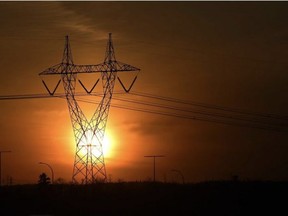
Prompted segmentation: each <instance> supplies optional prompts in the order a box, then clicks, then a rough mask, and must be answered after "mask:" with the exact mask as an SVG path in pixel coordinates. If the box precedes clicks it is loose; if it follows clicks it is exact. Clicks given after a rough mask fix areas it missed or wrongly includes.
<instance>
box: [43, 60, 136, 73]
mask: <svg viewBox="0 0 288 216" xmlns="http://www.w3.org/2000/svg"><path fill="white" fill-rule="evenodd" d="M112 64H113V65H114V67H113V71H115V72H116V71H117V72H121V71H122V72H124V71H140V69H139V68H137V67H134V66H131V65H129V64H125V63H122V62H117V61H115V62H112ZM110 70H111V64H109V63H107V62H104V63H101V64H97V65H75V64H65V63H60V64H57V65H54V66H52V67H49V68H47V69H46V70H44V71H42V72H41V73H39V75H57V74H67V73H68V74H69V73H97V72H109V71H110Z"/></svg>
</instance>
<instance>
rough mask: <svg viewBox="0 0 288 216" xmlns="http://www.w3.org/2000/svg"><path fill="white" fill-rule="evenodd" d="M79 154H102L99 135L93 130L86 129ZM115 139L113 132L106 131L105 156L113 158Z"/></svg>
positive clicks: (103, 144)
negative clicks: (112, 135)
mask: <svg viewBox="0 0 288 216" xmlns="http://www.w3.org/2000/svg"><path fill="white" fill-rule="evenodd" d="M78 145H79V147H80V149H79V151H78V154H79V155H82V156H84V155H87V154H88V155H89V154H90V153H92V154H93V155H94V156H96V157H100V156H101V146H100V144H99V141H98V139H97V137H96V136H95V135H94V134H93V132H92V131H86V133H85V136H83V137H82V139H81V140H80V142H79V144H78ZM112 147H113V139H112V137H111V134H110V133H108V132H106V133H105V135H104V139H103V141H102V151H103V155H104V157H105V158H111V157H112V155H113V149H112ZM89 152H90V153H89Z"/></svg>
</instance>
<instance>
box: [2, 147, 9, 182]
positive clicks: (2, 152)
mask: <svg viewBox="0 0 288 216" xmlns="http://www.w3.org/2000/svg"><path fill="white" fill-rule="evenodd" d="M9 152H11V151H0V186H1V185H2V163H1V159H2V158H1V156H2V153H9Z"/></svg>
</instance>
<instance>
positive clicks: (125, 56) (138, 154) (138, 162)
mask: <svg viewBox="0 0 288 216" xmlns="http://www.w3.org/2000/svg"><path fill="white" fill-rule="evenodd" d="M287 11H288V3H287V2H0V66H1V70H0V73H1V79H0V94H1V95H10V94H11V95H14V94H30V93H32V94H34V93H46V91H45V88H44V87H43V85H42V82H41V79H40V78H39V76H38V74H39V73H40V72H42V71H43V70H45V69H46V68H48V67H50V66H52V65H55V64H57V63H59V62H60V61H61V57H62V52H63V47H64V37H65V35H69V37H70V41H71V47H72V52H73V58H74V63H76V64H96V63H100V62H102V61H103V58H104V52H105V46H106V41H107V37H108V33H109V32H112V36H113V41H114V46H115V51H116V58H117V59H118V60H119V61H122V62H125V63H128V64H131V65H133V66H136V67H138V68H140V69H141V72H140V73H139V76H138V80H137V82H136V83H135V85H134V87H133V90H134V91H137V92H144V93H149V94H153V95H160V96H165V97H173V98H177V99H182V100H188V101H195V102H202V103H207V104H214V105H218V106H225V107H233V108H238V109H245V110H250V111H253V112H265V113H275V114H278V115H282V116H287V115H288V112H287V109H288V102H287V90H288V72H287V71H288V62H287V56H288V28H287V24H288V13H287ZM47 82H48V81H47ZM56 82H57V81H56ZM49 84H51V85H53V80H52V81H51V83H49ZM119 89H120V86H119V84H117V86H116V90H119ZM57 92H58V93H61V92H63V87H62V86H60V88H59V90H57ZM126 97H127V98H132V99H139V100H142V98H137V97H135V96H134V97H133V96H126ZM148 101H149V100H148ZM0 104H1V105H0V111H1V113H0V137H1V139H0V150H11V151H12V153H9V154H5V155H4V154H3V155H2V168H3V169H2V177H3V179H4V181H6V179H7V176H12V177H13V180H14V182H15V183H27V182H30V183H33V182H36V181H37V180H38V176H39V174H40V173H41V172H46V173H47V174H49V170H48V169H47V167H45V166H43V165H39V164H38V162H39V161H43V162H46V163H49V164H50V165H51V166H52V167H53V168H54V172H55V178H59V177H61V178H64V179H65V180H66V181H70V180H71V177H72V169H73V162H74V161H73V160H74V151H75V143H74V137H73V131H72V126H71V122H70V118H69V112H68V107H67V104H66V101H65V100H63V99H58V98H52V99H30V100H6V101H0ZM112 104H119V101H116V100H113V101H112ZM83 106H84V105H83ZM131 106H133V105H131ZM89 109H90V110H89ZM93 109H95V105H94V106H93V105H92V106H91V105H86V111H87V112H88V113H89V112H93ZM91 110H92V111H91ZM87 115H89V114H87ZM287 135H288V134H287V130H286V132H278V131H271V130H261V129H253V128H246V127H237V126H231V125H225V124H216V123H210V122H206V121H196V120H191V119H182V118H176V117H170V116H161V115H155V114H149V113H141V112H135V111H129V110H123V109H118V108H115V107H112V108H111V110H110V115H109V119H108V124H107V136H108V137H109V139H110V142H111V143H110V144H109V145H110V147H109V153H108V154H107V157H106V169H107V174H108V175H109V176H111V178H112V180H114V181H117V180H118V179H123V180H147V179H149V178H152V177H153V176H152V174H153V172H152V159H149V158H144V157H143V156H144V155H147V154H163V155H165V156H166V157H164V158H160V159H159V160H157V162H156V165H157V176H156V178H157V179H158V180H161V181H164V180H167V181H172V180H174V181H178V180H179V176H178V177H177V176H176V175H175V173H173V172H172V171H171V170H172V169H177V170H180V171H181V172H182V173H183V175H184V176H185V180H186V181H191V182H197V181H203V180H211V179H213V180H215V179H230V178H231V175H239V176H240V178H242V179H263V180H288V173H287V169H288V157H287V155H288V146H287V145H288V142H287V141H288V136H287Z"/></svg>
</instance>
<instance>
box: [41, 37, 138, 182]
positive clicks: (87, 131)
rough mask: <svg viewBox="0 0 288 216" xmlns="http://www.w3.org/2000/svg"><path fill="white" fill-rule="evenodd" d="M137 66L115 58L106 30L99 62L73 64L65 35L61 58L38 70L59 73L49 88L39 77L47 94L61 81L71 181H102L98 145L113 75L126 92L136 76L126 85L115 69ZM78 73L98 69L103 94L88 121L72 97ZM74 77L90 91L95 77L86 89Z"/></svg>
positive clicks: (101, 134)
mask: <svg viewBox="0 0 288 216" xmlns="http://www.w3.org/2000/svg"><path fill="white" fill-rule="evenodd" d="M139 70H140V69H139V68H136V67H133V66H131V65H128V64H124V63H121V62H118V61H116V58H115V53H114V47H113V43H112V35H111V33H109V39H108V43H107V47H106V54H105V59H104V62H103V63H101V64H97V65H75V64H74V62H73V58H72V52H71V48H70V44H69V38H68V36H66V40H65V47H64V53H63V58H62V62H61V63H60V64H57V65H55V66H52V67H50V68H48V69H46V70H45V71H43V72H41V73H40V74H39V75H40V76H41V75H60V80H59V81H58V84H57V85H56V87H55V89H54V90H53V91H52V92H51V91H50V90H49V89H48V87H47V85H46V84H45V82H44V80H42V82H43V84H44V85H45V87H46V89H47V90H48V92H49V94H50V95H53V94H54V93H55V91H56V89H57V87H58V86H59V83H60V82H61V81H62V82H63V86H64V91H65V96H66V100H67V104H68V108H69V113H70V118H71V123H72V128H73V131H74V136H75V142H76V153H75V159H74V168H73V175H72V181H73V182H74V183H79V182H82V183H85V184H89V183H95V182H105V181H106V179H107V175H106V168H105V162H104V155H103V148H102V147H103V146H102V145H103V139H104V134H105V128H106V124H107V119H108V114H109V108H110V103H111V99H112V96H113V89H114V84H115V81H116V78H117V79H118V81H119V82H120V84H121V85H122V87H123V88H124V90H125V91H126V92H129V91H130V89H131V87H132V86H133V84H134V82H135V81H136V78H137V75H136V76H135V78H134V80H133V82H132V83H131V85H130V87H129V88H128V89H126V88H125V86H124V85H123V83H122V82H121V80H120V78H119V77H117V72H130V71H131V72H132V71H139ZM78 73H101V80H102V85H103V97H102V100H101V102H100V103H99V105H98V107H97V109H96V110H95V112H94V114H93V115H92V118H91V120H90V121H89V120H87V118H86V117H85V115H84V113H83V111H82V110H81V108H80V106H79V105H78V103H77V100H76V98H75V87H76V83H77V82H76V81H77V74H78ZM78 81H79V83H80V84H81V86H82V87H83V88H84V89H85V91H86V92H87V94H90V93H91V92H92V90H93V89H94V87H95V86H96V84H97V83H98V81H99V79H98V80H97V81H96V83H95V85H94V86H93V88H92V89H91V90H90V91H88V90H87V89H86V88H85V86H84V85H83V83H82V82H81V81H80V80H79V79H78Z"/></svg>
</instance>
